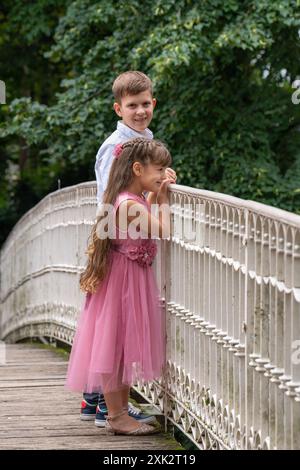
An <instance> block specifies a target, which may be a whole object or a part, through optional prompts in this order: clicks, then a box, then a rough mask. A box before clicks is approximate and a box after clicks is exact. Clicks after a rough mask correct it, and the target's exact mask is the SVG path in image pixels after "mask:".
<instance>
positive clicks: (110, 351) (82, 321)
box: [66, 192, 165, 393]
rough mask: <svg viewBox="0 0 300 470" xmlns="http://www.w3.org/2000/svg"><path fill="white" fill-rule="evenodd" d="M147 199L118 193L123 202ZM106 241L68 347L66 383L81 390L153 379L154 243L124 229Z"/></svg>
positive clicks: (157, 323)
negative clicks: (106, 261)
mask: <svg viewBox="0 0 300 470" xmlns="http://www.w3.org/2000/svg"><path fill="white" fill-rule="evenodd" d="M128 199H133V200H136V201H138V202H139V203H141V204H143V205H145V206H146V207H147V209H148V210H150V207H149V205H148V202H147V201H146V200H145V199H144V198H142V197H139V196H137V195H135V194H132V193H129V192H122V193H121V194H119V196H118V197H117V200H116V202H115V205H114V207H115V210H117V209H118V207H119V205H120V204H121V202H123V201H124V200H128ZM120 233H121V232H120V231H119V230H118V229H117V237H116V239H115V240H113V242H112V248H111V250H110V260H111V264H110V269H109V270H108V273H107V275H106V277H105V279H104V280H103V282H101V284H100V285H99V287H98V289H97V291H96V292H95V293H94V294H88V295H87V296H86V301H85V305H84V308H83V311H82V313H81V316H80V318H79V322H78V326H77V330H76V334H75V338H74V342H73V347H72V351H71V356H70V361H69V367H68V373H67V381H66V387H67V388H69V389H70V390H74V391H81V392H87V393H91V392H104V393H106V392H111V391H118V390H120V389H122V388H123V386H125V385H126V386H131V385H132V384H134V383H136V381H137V380H142V381H149V380H153V379H155V378H159V377H160V375H161V372H162V367H163V365H164V357H165V355H164V350H165V334H164V321H163V315H162V309H161V307H160V303H159V290H158V288H157V285H156V280H155V277H154V273H153V269H152V267H151V264H152V261H153V259H154V257H155V254H156V242H155V241H154V240H152V239H143V238H138V239H132V238H130V237H129V235H128V232H127V234H126V233H125V236H126V238H125V237H124V233H123V235H122V237H123V238H122V237H120Z"/></svg>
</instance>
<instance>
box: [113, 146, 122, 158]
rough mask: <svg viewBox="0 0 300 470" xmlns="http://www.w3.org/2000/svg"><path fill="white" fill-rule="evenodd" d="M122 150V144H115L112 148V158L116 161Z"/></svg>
mask: <svg viewBox="0 0 300 470" xmlns="http://www.w3.org/2000/svg"><path fill="white" fill-rule="evenodd" d="M122 150H123V145H122V144H117V145H116V146H115V148H114V157H115V158H116V159H117V160H118V158H120V155H121V153H122Z"/></svg>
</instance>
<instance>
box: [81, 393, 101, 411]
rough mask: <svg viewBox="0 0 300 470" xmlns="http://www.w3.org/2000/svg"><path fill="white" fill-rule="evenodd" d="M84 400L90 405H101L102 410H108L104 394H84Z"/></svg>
mask: <svg viewBox="0 0 300 470" xmlns="http://www.w3.org/2000/svg"><path fill="white" fill-rule="evenodd" d="M83 398H84V400H85V401H86V402H87V403H89V404H90V405H95V406H96V405H99V406H101V407H102V408H103V407H105V408H106V403H105V400H104V395H103V394H102V393H97V392H96V393H84V394H83Z"/></svg>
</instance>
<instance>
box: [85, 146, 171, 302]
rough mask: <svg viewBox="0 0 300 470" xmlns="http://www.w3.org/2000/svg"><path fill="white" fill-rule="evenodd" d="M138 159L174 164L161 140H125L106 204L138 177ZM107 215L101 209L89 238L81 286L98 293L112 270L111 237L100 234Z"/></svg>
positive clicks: (105, 197) (108, 190) (113, 171)
mask: <svg viewBox="0 0 300 470" xmlns="http://www.w3.org/2000/svg"><path fill="white" fill-rule="evenodd" d="M135 162H140V163H141V164H142V165H147V164H149V163H152V164H155V165H161V166H164V167H167V166H170V164H171V156H170V153H169V151H168V150H167V148H166V147H165V146H164V145H163V144H162V143H161V142H159V141H157V140H150V139H145V138H141V137H137V138H135V139H131V140H128V141H127V142H124V143H123V144H122V152H121V154H120V156H119V158H114V161H113V163H112V166H111V170H110V175H109V180H108V184H107V189H106V191H105V192H104V195H103V201H102V202H103V204H112V205H113V204H114V203H115V201H116V198H117V196H118V195H119V194H120V193H121V192H122V191H125V190H126V189H127V188H128V186H129V185H130V184H131V182H132V181H133V178H134V174H133V170H132V166H133V164H134V163H135ZM100 210H101V209H100ZM104 217H105V214H104V213H101V212H100V215H99V216H98V217H97V219H96V223H95V225H94V226H93V228H92V232H91V235H90V237H89V244H88V249H87V255H88V262H87V266H86V268H85V270H84V272H83V273H82V274H81V276H80V287H81V289H82V290H83V291H84V292H89V293H94V292H96V290H97V288H98V286H99V283H100V282H101V281H103V279H104V277H105V275H106V273H107V272H108V268H109V251H110V247H111V239H110V238H109V237H107V238H103V239H102V238H99V237H98V235H97V226H98V223H99V222H101V220H102V219H103V218H104Z"/></svg>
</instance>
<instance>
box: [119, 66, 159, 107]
mask: <svg viewBox="0 0 300 470" xmlns="http://www.w3.org/2000/svg"><path fill="white" fill-rule="evenodd" d="M146 90H149V91H150V93H151V96H152V93H153V91H152V82H151V80H150V78H149V77H147V75H145V74H144V73H143V72H139V71H137V70H129V71H128V72H124V73H121V75H119V76H118V77H117V78H116V79H115V81H114V83H113V86H112V91H113V94H114V98H115V100H116V102H117V103H119V104H121V99H122V98H123V97H124V96H126V95H137V94H138V93H141V92H142V91H146Z"/></svg>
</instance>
